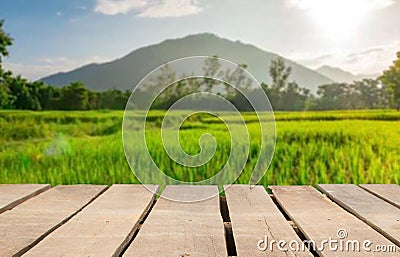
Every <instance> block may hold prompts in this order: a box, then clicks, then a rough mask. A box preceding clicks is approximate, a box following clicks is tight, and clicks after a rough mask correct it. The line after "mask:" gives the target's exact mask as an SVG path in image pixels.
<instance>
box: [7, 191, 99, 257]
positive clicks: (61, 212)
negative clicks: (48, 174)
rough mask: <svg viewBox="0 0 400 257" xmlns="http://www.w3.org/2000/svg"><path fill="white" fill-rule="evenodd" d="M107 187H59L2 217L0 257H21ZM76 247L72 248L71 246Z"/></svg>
mask: <svg viewBox="0 0 400 257" xmlns="http://www.w3.org/2000/svg"><path fill="white" fill-rule="evenodd" d="M105 189H106V186H92V185H81V186H56V187H54V188H52V189H49V190H47V191H45V192H43V193H41V194H39V195H38V196H36V197H34V198H32V199H29V200H27V201H25V202H23V203H21V204H20V205H18V206H16V207H15V208H13V209H12V210H9V211H6V212H4V213H2V214H1V215H0V256H2V257H3V256H4V257H6V256H13V255H16V256H19V255H21V254H23V253H24V252H26V251H27V250H29V249H30V248H31V247H32V246H34V245H35V244H37V243H38V242H39V241H40V240H42V239H43V238H44V237H45V236H46V235H48V234H49V233H50V232H52V231H53V230H54V229H56V228H57V227H58V226H60V225H61V224H62V223H63V222H65V221H66V220H68V219H69V218H70V217H71V216H73V215H74V214H76V212H78V211H79V210H80V209H82V208H83V207H84V206H85V205H87V204H88V203H89V202H90V201H91V200H93V199H94V198H96V196H98V195H99V194H100V193H101V192H102V191H103V190H105ZM71 247H73V246H71Z"/></svg>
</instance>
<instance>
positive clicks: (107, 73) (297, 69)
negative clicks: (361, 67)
mask: <svg viewBox="0 0 400 257" xmlns="http://www.w3.org/2000/svg"><path fill="white" fill-rule="evenodd" d="M213 55H217V56H218V57H221V58H224V59H227V60H230V61H233V62H235V63H239V64H247V65H248V70H249V71H250V72H251V73H252V74H253V75H254V76H255V78H256V79H257V80H258V81H260V82H266V83H270V82H271V79H270V77H269V75H268V67H269V65H270V63H271V61H272V60H274V59H276V58H278V57H279V55H277V54H274V53H270V52H266V51H264V50H262V49H260V48H257V47H255V46H253V45H250V44H244V43H242V42H240V41H231V40H228V39H223V38H220V37H218V36H216V35H214V34H210V33H203V34H197V35H189V36H186V37H184V38H178V39H170V40H166V41H163V42H161V43H159V44H155V45H151V46H147V47H143V48H139V49H137V50H135V51H133V52H131V53H129V54H128V55H126V56H124V57H122V58H120V59H117V60H114V61H111V62H107V63H101V64H89V65H86V66H83V67H80V68H77V69H75V70H72V71H70V72H63V73H57V74H54V75H51V76H48V77H45V78H42V79H41V81H43V82H45V83H48V84H52V85H57V86H64V85H67V84H69V83H70V82H74V81H81V82H83V83H85V85H86V86H87V87H88V88H90V89H94V90H105V89H110V88H113V87H115V88H118V89H123V90H125V89H133V87H134V85H136V83H138V82H139V81H140V79H141V78H143V77H144V76H145V75H146V74H147V73H149V72H150V71H152V70H153V69H155V68H157V67H158V66H160V65H162V64H164V63H167V62H169V61H172V60H175V59H178V58H182V57H187V56H213ZM285 62H286V64H287V65H289V66H291V67H292V76H291V79H292V80H295V81H296V82H297V83H298V84H299V85H300V86H302V87H306V88H309V89H310V90H311V91H312V92H315V91H316V89H317V87H318V86H319V85H322V84H327V83H332V82H333V80H332V79H329V78H327V77H325V76H324V75H321V74H320V73H318V72H316V71H314V70H311V69H309V68H306V67H304V66H302V65H299V64H297V63H295V62H293V61H291V60H288V59H285Z"/></svg>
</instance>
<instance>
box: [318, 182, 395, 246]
mask: <svg viewBox="0 0 400 257" xmlns="http://www.w3.org/2000/svg"><path fill="white" fill-rule="evenodd" d="M318 188H320V189H321V190H322V191H323V192H324V193H326V194H327V195H328V196H329V197H330V198H331V199H333V200H334V201H335V202H336V203H338V204H339V205H340V206H342V207H343V208H345V209H346V210H348V211H350V212H351V213H353V214H354V215H355V216H357V217H358V218H359V219H361V220H363V221H365V222H366V223H367V224H369V225H370V226H372V227H373V228H375V229H376V230H377V231H379V232H380V233H382V234H383V235H384V236H385V237H387V238H389V239H390V240H391V241H392V242H394V243H395V244H397V245H398V246H400V209H399V208H397V207H395V206H393V205H391V204H390V203H387V202H386V201H384V200H382V199H380V198H379V197H377V196H375V195H373V194H371V193H369V192H367V191H365V190H363V189H362V188H360V187H358V186H356V185H350V184H347V185H346V184H345V185H318Z"/></svg>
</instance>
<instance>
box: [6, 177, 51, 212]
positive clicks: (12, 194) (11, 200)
mask: <svg viewBox="0 0 400 257" xmlns="http://www.w3.org/2000/svg"><path fill="white" fill-rule="evenodd" d="M49 188H50V185H48V184H44V185H43V184H39V185H38V184H6V185H0V213H2V212H4V211H6V210H9V209H11V208H14V207H15V206H17V205H18V204H20V203H22V202H24V201H26V200H28V199H29V198H31V197H33V196H35V195H38V194H40V193H41V192H44V191H46V190H47V189H49Z"/></svg>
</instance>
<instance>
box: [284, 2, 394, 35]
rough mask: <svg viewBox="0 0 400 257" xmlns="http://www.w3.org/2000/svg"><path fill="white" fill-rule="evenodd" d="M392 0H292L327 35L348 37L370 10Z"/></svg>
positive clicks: (386, 4) (387, 4)
mask: <svg viewBox="0 0 400 257" xmlns="http://www.w3.org/2000/svg"><path fill="white" fill-rule="evenodd" d="M392 3H393V1H392V0H293V1H292V4H293V5H295V6H297V7H298V8H300V9H303V10H305V11H306V12H307V14H308V15H309V16H310V17H312V19H313V20H314V22H315V23H316V25H317V26H318V27H319V28H320V29H321V30H322V31H323V34H325V35H326V36H327V37H329V38H331V39H336V40H343V39H348V38H350V37H351V36H352V35H353V34H354V32H356V30H357V28H359V26H360V25H361V24H362V22H363V21H365V19H366V18H367V16H368V14H369V13H370V12H371V11H372V10H376V9H382V8H385V7H387V6H389V5H391V4H392Z"/></svg>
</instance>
